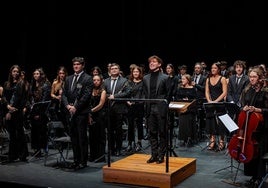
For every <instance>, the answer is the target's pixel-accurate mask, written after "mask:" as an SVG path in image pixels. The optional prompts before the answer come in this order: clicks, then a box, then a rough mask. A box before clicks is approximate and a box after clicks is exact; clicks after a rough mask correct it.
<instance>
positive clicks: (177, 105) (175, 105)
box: [169, 103, 185, 108]
mask: <svg viewBox="0 0 268 188" xmlns="http://www.w3.org/2000/svg"><path fill="white" fill-rule="evenodd" d="M184 106H185V105H184V104H174V103H173V104H171V103H170V104H169V108H182V107H184Z"/></svg>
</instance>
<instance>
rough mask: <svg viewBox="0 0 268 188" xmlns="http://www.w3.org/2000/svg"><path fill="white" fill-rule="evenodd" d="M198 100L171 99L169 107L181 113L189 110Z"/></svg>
mask: <svg viewBox="0 0 268 188" xmlns="http://www.w3.org/2000/svg"><path fill="white" fill-rule="evenodd" d="M195 101H196V100H188V101H187V100H185V101H171V102H170V103H169V109H170V110H175V111H177V112H178V113H179V114H180V113H185V112H187V111H188V110H189V108H190V107H192V106H193V105H194V104H195Z"/></svg>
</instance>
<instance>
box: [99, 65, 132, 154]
mask: <svg viewBox="0 0 268 188" xmlns="http://www.w3.org/2000/svg"><path fill="white" fill-rule="evenodd" d="M110 74H111V76H110V77H109V78H106V79H105V80H104V88H105V90H106V93H107V98H108V99H115V98H127V97H129V96H130V93H131V88H130V86H129V84H128V80H127V79H126V78H124V77H122V76H120V66H119V65H118V64H117V63H112V64H111V67H110ZM127 112H128V106H127V102H126V101H123V102H117V101H112V102H111V107H110V132H109V134H110V138H111V140H110V141H111V144H110V146H111V148H109V149H111V152H112V155H116V156H120V155H121V150H122V143H123V128H122V125H123V120H124V116H126V114H127Z"/></svg>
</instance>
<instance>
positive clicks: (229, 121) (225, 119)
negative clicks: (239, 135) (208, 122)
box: [218, 114, 239, 132]
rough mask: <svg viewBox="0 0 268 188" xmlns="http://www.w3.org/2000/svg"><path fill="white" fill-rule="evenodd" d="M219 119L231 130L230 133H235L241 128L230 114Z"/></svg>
mask: <svg viewBox="0 0 268 188" xmlns="http://www.w3.org/2000/svg"><path fill="white" fill-rule="evenodd" d="M218 117H219V119H220V120H221V122H222V123H223V124H224V126H225V127H226V128H227V129H228V130H229V132H233V131H235V130H237V129H238V128H239V127H238V126H237V125H236V123H235V122H234V121H233V120H232V118H231V117H230V116H229V115H228V114H224V115H221V116H218Z"/></svg>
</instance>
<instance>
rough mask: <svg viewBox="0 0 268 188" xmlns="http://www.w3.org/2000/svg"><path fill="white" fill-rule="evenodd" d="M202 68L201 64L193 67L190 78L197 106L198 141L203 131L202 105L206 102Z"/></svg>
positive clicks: (203, 111) (203, 115)
mask: <svg viewBox="0 0 268 188" xmlns="http://www.w3.org/2000/svg"><path fill="white" fill-rule="evenodd" d="M202 73H203V66H202V65H201V63H199V62H197V63H195V66H194V74H193V76H192V85H193V86H194V88H195V89H196V100H197V102H196V105H197V113H198V116H197V118H198V123H199V124H198V132H197V136H198V139H201V137H202V136H203V135H202V132H203V130H204V129H205V110H204V108H203V103H204V102H206V97H205V84H206V79H207V77H206V76H205V75H204V74H202Z"/></svg>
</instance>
